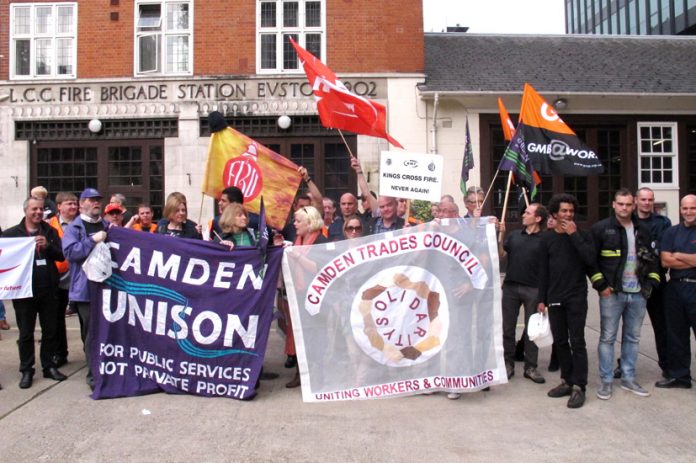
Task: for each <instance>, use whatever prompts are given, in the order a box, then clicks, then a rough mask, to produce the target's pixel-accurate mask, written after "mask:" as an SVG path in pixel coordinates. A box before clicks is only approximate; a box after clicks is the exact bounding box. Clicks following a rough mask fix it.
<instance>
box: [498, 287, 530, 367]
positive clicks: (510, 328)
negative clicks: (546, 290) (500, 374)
mask: <svg viewBox="0 0 696 463" xmlns="http://www.w3.org/2000/svg"><path fill="white" fill-rule="evenodd" d="M538 292H539V290H538V289H537V288H533V287H531V286H525V285H520V284H517V283H504V284H503V350H504V352H505V363H506V364H513V365H514V362H515V331H516V328H517V317H518V316H519V314H520V306H521V305H523V306H524V333H523V335H522V339H524V369H525V370H526V369H528V368H536V367H537V358H538V356H539V348H538V347H537V345H536V344H534V341H530V340H529V336H527V324H528V322H529V317H531V316H532V314H534V313H536V311H537V307H536V305H537V303H536V301H537V294H538Z"/></svg>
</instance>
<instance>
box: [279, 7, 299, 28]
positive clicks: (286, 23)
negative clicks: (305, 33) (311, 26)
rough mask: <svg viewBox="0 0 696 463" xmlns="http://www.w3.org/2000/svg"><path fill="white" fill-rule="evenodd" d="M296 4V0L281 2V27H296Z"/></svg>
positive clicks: (297, 10) (297, 21) (297, 9)
mask: <svg viewBox="0 0 696 463" xmlns="http://www.w3.org/2000/svg"><path fill="white" fill-rule="evenodd" d="M298 12H299V8H298V4H297V2H284V3H283V27H297V26H298V25H299V20H298V18H297V17H298Z"/></svg>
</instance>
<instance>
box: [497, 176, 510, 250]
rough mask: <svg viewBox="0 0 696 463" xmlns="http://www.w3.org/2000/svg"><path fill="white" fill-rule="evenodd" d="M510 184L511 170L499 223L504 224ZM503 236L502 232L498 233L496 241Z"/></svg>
mask: <svg viewBox="0 0 696 463" xmlns="http://www.w3.org/2000/svg"><path fill="white" fill-rule="evenodd" d="M511 186H512V171H509V173H508V181H507V188H505V201H504V202H503V213H502V214H501V216H500V223H502V224H503V225H505V216H506V215H507V207H508V199H509V197H510V187H511ZM502 237H503V232H502V231H501V232H500V233H499V234H498V241H500V239H501V238H502Z"/></svg>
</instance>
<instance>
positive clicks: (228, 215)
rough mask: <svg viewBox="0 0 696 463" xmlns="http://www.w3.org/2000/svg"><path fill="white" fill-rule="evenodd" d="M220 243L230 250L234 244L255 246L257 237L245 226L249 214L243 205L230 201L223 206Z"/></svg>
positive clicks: (247, 222) (247, 223) (220, 222)
mask: <svg viewBox="0 0 696 463" xmlns="http://www.w3.org/2000/svg"><path fill="white" fill-rule="evenodd" d="M219 224H220V229H221V230H222V234H221V235H220V244H222V245H223V246H229V248H230V250H232V249H234V248H235V246H255V245H256V240H257V237H256V236H254V234H253V233H252V232H251V230H249V229H248V228H247V225H249V216H248V215H247V212H246V211H245V210H244V206H242V205H241V204H239V203H232V204H230V205H229V206H227V207H226V208H225V210H224V211H223V213H222V215H221V216H220V221H219Z"/></svg>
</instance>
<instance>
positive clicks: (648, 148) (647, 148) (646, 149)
mask: <svg viewBox="0 0 696 463" xmlns="http://www.w3.org/2000/svg"><path fill="white" fill-rule="evenodd" d="M640 151H641V152H642V153H652V145H651V143H650V140H643V141H642V142H640Z"/></svg>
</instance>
